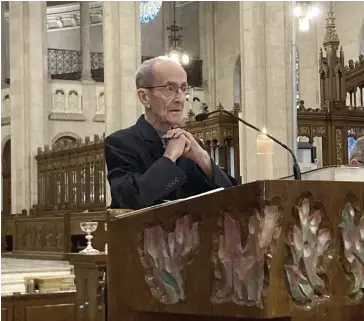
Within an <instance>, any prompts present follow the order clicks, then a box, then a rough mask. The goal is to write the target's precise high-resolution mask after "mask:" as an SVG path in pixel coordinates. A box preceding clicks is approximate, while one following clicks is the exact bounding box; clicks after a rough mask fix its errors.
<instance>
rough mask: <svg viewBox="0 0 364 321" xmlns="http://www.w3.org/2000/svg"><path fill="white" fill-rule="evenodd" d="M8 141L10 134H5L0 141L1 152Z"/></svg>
mask: <svg viewBox="0 0 364 321" xmlns="http://www.w3.org/2000/svg"><path fill="white" fill-rule="evenodd" d="M9 141H10V134H9V135H6V136H5V137H4V138H3V140H2V142H1V153H3V152H4V148H5V145H6V144H7V143H8V142H9Z"/></svg>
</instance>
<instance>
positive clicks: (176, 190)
mask: <svg viewBox="0 0 364 321" xmlns="http://www.w3.org/2000/svg"><path fill="white" fill-rule="evenodd" d="M104 147H105V161H106V164H107V169H108V176H107V178H108V181H109V184H110V189H111V197H112V201H111V208H130V209H140V208H145V207H148V206H152V205H156V204H159V203H161V202H163V201H166V200H176V199H180V198H185V197H189V196H193V195H197V194H200V193H204V192H207V191H210V190H212V189H215V188H219V187H224V188H227V187H231V186H233V183H232V180H231V179H230V178H229V177H228V176H227V175H226V174H225V173H224V172H223V171H222V170H221V169H220V168H219V167H218V166H217V165H216V164H215V163H214V162H212V161H211V163H212V166H213V175H212V178H211V179H210V178H208V177H207V176H206V175H205V174H204V173H203V172H202V170H201V169H200V168H199V167H198V166H197V164H196V163H194V162H193V161H191V160H190V159H187V158H185V157H183V156H182V157H180V158H179V159H178V160H177V162H176V163H173V162H172V161H171V160H170V159H169V158H167V157H164V156H163V154H164V148H163V143H162V140H161V138H160V136H159V135H158V133H157V131H156V130H155V129H154V128H153V127H152V126H151V125H150V124H149V123H148V122H147V121H146V120H145V119H144V116H143V115H142V116H141V117H140V118H139V119H138V121H137V123H136V124H135V125H134V126H132V127H129V128H127V129H121V130H119V131H117V132H115V133H113V134H111V135H110V136H108V137H107V138H106V139H105V142H104Z"/></svg>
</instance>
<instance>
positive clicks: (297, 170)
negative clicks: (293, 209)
mask: <svg viewBox="0 0 364 321" xmlns="http://www.w3.org/2000/svg"><path fill="white" fill-rule="evenodd" d="M216 113H224V114H227V115H229V116H231V117H233V118H235V119H237V120H238V121H240V122H242V123H243V124H244V125H246V126H248V127H250V128H252V129H254V130H256V131H257V132H259V133H262V134H263V135H265V136H267V137H269V138H270V139H271V140H273V141H274V142H275V143H277V144H278V145H280V146H282V147H283V148H284V149H286V150H287V151H288V152H289V153H290V154H291V156H292V158H293V175H294V178H295V180H296V181H300V180H301V169H300V166H299V165H298V161H297V158H296V156H295V154H294V153H293V151H292V149H290V148H289V147H288V146H287V145H286V144H284V143H282V142H280V141H279V140H278V139H276V138H275V137H273V136H272V135H270V134H268V133H263V131H261V130H260V129H259V128H258V127H256V126H254V125H252V124H249V123H248V122H247V121H245V120H244V119H242V118H240V117H238V116H236V115H234V114H233V113H231V112H229V111H227V110H225V109H219V110H214V111H211V112H208V113H205V114H200V115H203V116H204V117H205V119H206V118H207V117H208V116H210V115H212V114H216ZM197 116H198V115H197ZM197 116H196V118H197ZM196 120H197V119H196Z"/></svg>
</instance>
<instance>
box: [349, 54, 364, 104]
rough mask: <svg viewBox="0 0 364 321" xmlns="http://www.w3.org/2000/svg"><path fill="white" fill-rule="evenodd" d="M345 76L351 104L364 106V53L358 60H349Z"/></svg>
mask: <svg viewBox="0 0 364 321" xmlns="http://www.w3.org/2000/svg"><path fill="white" fill-rule="evenodd" d="M345 76H346V92H347V93H349V95H350V106H354V107H364V55H360V56H359V60H358V61H355V62H354V60H352V59H350V60H349V65H348V66H347V67H346V73H345Z"/></svg>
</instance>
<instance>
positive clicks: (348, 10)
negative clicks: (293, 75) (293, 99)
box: [296, 1, 364, 108]
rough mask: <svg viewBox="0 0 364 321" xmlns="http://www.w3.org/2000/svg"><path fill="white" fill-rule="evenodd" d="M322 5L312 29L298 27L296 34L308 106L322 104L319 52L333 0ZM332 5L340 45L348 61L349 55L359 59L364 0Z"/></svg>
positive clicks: (302, 91)
mask: <svg viewBox="0 0 364 321" xmlns="http://www.w3.org/2000/svg"><path fill="white" fill-rule="evenodd" d="M318 6H319V8H320V15H319V16H318V17H317V18H315V19H313V20H312V21H311V23H310V29H309V30H308V31H306V32H302V31H299V30H297V37H296V44H297V52H298V57H299V83H300V84H299V86H300V99H302V100H304V101H305V106H306V107H309V108H319V107H320V95H319V75H318V69H319V66H318V60H319V59H318V54H319V50H320V48H322V47H323V46H322V42H323V39H324V36H325V30H326V29H325V26H326V12H327V11H328V10H329V9H330V2H324V1H321V2H318ZM332 6H333V7H332V8H333V11H334V13H335V17H336V20H335V24H336V30H337V34H338V36H339V40H340V46H342V48H343V51H344V57H345V64H347V63H348V60H349V59H353V60H354V61H356V60H358V56H359V54H360V52H361V51H360V45H361V43H362V41H364V2H360V1H345V2H344V1H338V2H336V1H334V2H332ZM348 17H350V23H348ZM363 47H364V45H363ZM363 51H364V48H363Z"/></svg>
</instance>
